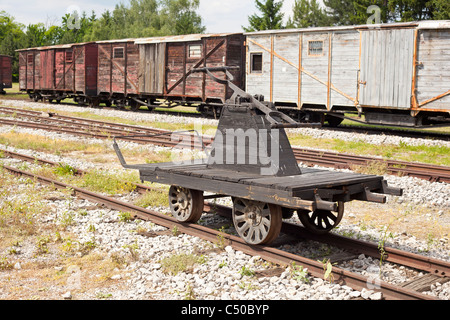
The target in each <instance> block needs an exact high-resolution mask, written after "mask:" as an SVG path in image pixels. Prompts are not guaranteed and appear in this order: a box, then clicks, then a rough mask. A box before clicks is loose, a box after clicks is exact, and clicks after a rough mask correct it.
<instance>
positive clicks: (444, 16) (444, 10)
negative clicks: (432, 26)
mask: <svg viewBox="0 0 450 320" xmlns="http://www.w3.org/2000/svg"><path fill="white" fill-rule="evenodd" d="M428 5H429V6H430V8H431V12H432V14H431V15H432V19H434V20H450V1H448V0H431V1H429V2H428Z"/></svg>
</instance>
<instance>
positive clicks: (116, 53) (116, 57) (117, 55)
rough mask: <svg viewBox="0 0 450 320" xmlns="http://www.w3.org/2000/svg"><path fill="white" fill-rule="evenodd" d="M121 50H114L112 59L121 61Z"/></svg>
mask: <svg viewBox="0 0 450 320" xmlns="http://www.w3.org/2000/svg"><path fill="white" fill-rule="evenodd" d="M123 51H124V49H123V48H114V59H123V56H124V54H123Z"/></svg>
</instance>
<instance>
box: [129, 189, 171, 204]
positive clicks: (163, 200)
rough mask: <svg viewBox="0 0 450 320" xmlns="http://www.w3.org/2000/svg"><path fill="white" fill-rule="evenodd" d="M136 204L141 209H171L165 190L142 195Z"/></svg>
mask: <svg viewBox="0 0 450 320" xmlns="http://www.w3.org/2000/svg"><path fill="white" fill-rule="evenodd" d="M134 203H135V204H136V205H137V206H140V207H144V208H147V207H158V206H163V207H169V197H168V196H167V191H165V190H152V191H149V192H145V193H144V194H142V195H140V196H139V197H138V198H137V199H136V200H135V201H134Z"/></svg>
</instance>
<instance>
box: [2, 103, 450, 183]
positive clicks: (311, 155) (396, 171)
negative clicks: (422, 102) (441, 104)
mask: <svg viewBox="0 0 450 320" xmlns="http://www.w3.org/2000/svg"><path fill="white" fill-rule="evenodd" d="M0 113H6V114H9V115H11V116H12V117H14V119H4V118H1V119H0V124H5V125H11V126H21V127H28V128H35V129H43V130H50V131H56V132H60V133H69V134H74V135H83V136H89V137H95V138H100V139H109V138H112V137H113V136H117V135H119V136H121V140H126V141H132V142H136V143H144V144H145V143H151V144H157V145H160V146H165V147H175V146H178V147H180V146H182V147H199V146H198V143H197V146H196V145H195V142H196V141H195V140H194V139H192V141H191V142H190V143H188V142H186V141H182V142H181V143H180V142H179V141H172V140H171V134H172V133H173V132H171V131H167V130H159V129H151V128H144V127H139V126H131V125H123V124H117V123H110V122H103V121H96V120H88V119H82V118H76V117H68V116H62V115H57V114H53V113H43V112H38V111H29V110H20V109H15V108H6V107H0ZM17 117H26V118H28V119H30V120H32V121H24V120H19V119H17ZM127 135H128V136H130V137H126V136H127ZM133 135H148V136H149V137H132V136H133ZM211 142H212V139H211V138H209V137H202V143H203V144H204V146H208V145H210V144H211ZM293 151H294V154H295V156H296V159H297V161H298V162H301V163H303V164H306V165H320V166H324V167H329V168H336V169H351V170H352V169H354V168H355V167H364V166H370V165H374V164H375V165H376V164H380V165H381V166H382V168H383V169H384V170H385V171H386V173H388V174H392V175H397V176H410V177H416V178H420V179H424V180H428V181H431V182H446V183H450V167H446V166H438V165H431V164H423V163H415V162H406V161H396V160H389V159H381V158H373V157H366V156H356V155H350V154H344V153H334V152H327V151H319V150H311V149H304V148H293Z"/></svg>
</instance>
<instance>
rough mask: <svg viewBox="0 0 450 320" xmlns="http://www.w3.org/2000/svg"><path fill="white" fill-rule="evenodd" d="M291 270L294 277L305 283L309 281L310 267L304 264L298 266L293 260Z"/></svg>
mask: <svg viewBox="0 0 450 320" xmlns="http://www.w3.org/2000/svg"><path fill="white" fill-rule="evenodd" d="M289 272H290V274H291V277H292V279H294V280H297V281H301V282H304V283H309V279H308V269H306V268H303V266H298V265H296V264H295V262H292V264H291V266H290V268H289Z"/></svg>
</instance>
